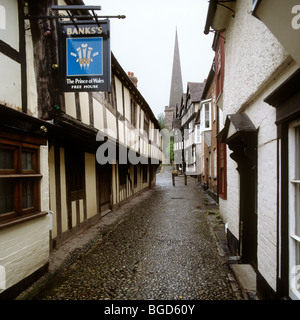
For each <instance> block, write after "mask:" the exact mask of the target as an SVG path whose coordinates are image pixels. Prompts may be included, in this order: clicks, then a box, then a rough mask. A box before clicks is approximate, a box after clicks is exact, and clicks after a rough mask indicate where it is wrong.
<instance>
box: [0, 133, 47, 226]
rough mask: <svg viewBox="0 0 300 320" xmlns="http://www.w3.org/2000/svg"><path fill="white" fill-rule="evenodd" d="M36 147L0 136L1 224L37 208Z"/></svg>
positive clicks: (31, 212)
mask: <svg viewBox="0 0 300 320" xmlns="http://www.w3.org/2000/svg"><path fill="white" fill-rule="evenodd" d="M41 178H42V175H41V174H40V168H39V146H37V145H32V144H29V143H22V142H19V141H12V140H6V139H0V223H1V222H5V221H6V222H7V221H11V220H14V219H18V218H22V217H24V216H26V215H28V214H33V213H37V212H38V211H39V210H40V204H39V203H40V201H39V194H40V192H39V189H40V179H41Z"/></svg>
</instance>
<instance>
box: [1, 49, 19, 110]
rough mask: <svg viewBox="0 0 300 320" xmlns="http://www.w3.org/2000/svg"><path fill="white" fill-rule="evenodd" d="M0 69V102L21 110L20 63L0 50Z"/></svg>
mask: <svg viewBox="0 0 300 320" xmlns="http://www.w3.org/2000/svg"><path fill="white" fill-rule="evenodd" d="M0 70H7V72H1V73H0V103H1V104H4V105H7V106H8V107H11V108H14V109H16V110H19V111H21V110H22V98H21V65H20V64H19V63H17V62H15V61H14V60H12V59H10V58H9V57H7V56H5V55H4V54H2V53H1V52H0Z"/></svg>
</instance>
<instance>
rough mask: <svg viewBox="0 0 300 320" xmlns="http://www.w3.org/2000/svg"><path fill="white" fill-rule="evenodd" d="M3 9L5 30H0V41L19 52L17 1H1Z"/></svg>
mask: <svg viewBox="0 0 300 320" xmlns="http://www.w3.org/2000/svg"><path fill="white" fill-rule="evenodd" d="M0 5H1V6H2V7H3V8H4V14H5V28H4V29H0V39H1V40H3V41H4V42H6V43H7V44H8V45H10V46H11V47H13V48H14V49H15V50H17V51H19V14H18V1H17V0H1V1H0Z"/></svg>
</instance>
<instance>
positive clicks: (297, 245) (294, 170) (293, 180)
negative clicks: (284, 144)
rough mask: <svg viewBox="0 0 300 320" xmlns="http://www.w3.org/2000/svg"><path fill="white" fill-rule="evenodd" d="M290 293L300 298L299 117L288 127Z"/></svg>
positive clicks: (293, 296)
mask: <svg viewBox="0 0 300 320" xmlns="http://www.w3.org/2000/svg"><path fill="white" fill-rule="evenodd" d="M289 182H290V183H289V235H290V295H291V297H292V298H295V299H300V282H299V281H300V280H299V274H300V119H299V120H298V121H295V122H293V123H292V124H291V126H290V129H289Z"/></svg>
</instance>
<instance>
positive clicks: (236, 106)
mask: <svg viewBox="0 0 300 320" xmlns="http://www.w3.org/2000/svg"><path fill="white" fill-rule="evenodd" d="M251 7H252V1H251V0H243V1H237V5H236V16H235V18H234V19H232V20H231V23H230V25H229V27H228V29H227V30H226V45H225V64H226V66H225V79H224V103H223V108H224V109H223V111H224V117H226V115H228V114H233V113H236V112H241V111H243V112H245V113H246V114H248V116H249V118H250V119H251V121H252V122H253V124H254V125H255V127H256V128H257V129H259V131H258V150H257V151H258V168H257V170H258V199H257V215H258V247H257V257H258V270H259V272H260V273H261V275H262V276H263V277H264V278H265V279H266V281H267V282H268V283H269V285H270V286H271V287H272V288H273V289H274V290H276V269H277V265H276V261H277V258H276V251H277V163H276V159H277V127H276V125H275V120H276V110H275V108H273V107H271V106H269V105H268V104H266V103H264V102H263V100H264V99H265V98H266V97H267V96H268V95H269V94H270V93H271V92H272V91H273V90H275V88H277V87H278V86H279V85H280V84H281V83H282V82H283V81H284V80H285V79H286V78H287V77H288V76H289V75H291V74H292V73H293V72H294V71H295V70H296V68H297V66H296V64H295V63H293V62H291V60H290V59H289V56H288V54H287V53H286V52H285V50H284V49H283V48H282V46H281V45H280V44H279V43H278V41H277V40H276V39H275V37H274V36H273V35H272V34H271V32H270V31H269V30H268V29H267V28H266V27H265V26H264V24H263V23H261V22H260V21H259V20H258V19H256V18H254V17H253V16H252V15H251V14H249V13H248V12H249V11H250V10H251ZM230 153H231V151H230V150H229V149H228V153H227V201H226V204H225V201H221V202H220V210H221V211H223V210H224V211H225V212H223V213H222V215H223V216H225V217H226V219H227V221H228V228H229V229H230V231H231V232H232V233H233V234H234V235H235V237H236V238H237V239H239V236H238V230H239V188H240V187H239V174H238V172H237V171H236V167H237V164H236V163H235V162H234V161H233V160H232V159H231V158H230Z"/></svg>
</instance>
